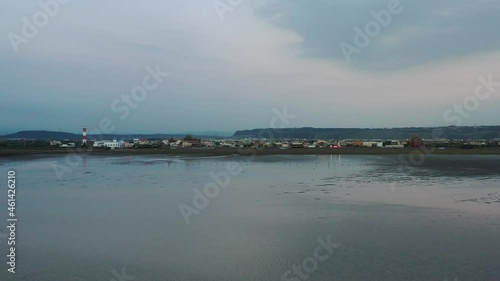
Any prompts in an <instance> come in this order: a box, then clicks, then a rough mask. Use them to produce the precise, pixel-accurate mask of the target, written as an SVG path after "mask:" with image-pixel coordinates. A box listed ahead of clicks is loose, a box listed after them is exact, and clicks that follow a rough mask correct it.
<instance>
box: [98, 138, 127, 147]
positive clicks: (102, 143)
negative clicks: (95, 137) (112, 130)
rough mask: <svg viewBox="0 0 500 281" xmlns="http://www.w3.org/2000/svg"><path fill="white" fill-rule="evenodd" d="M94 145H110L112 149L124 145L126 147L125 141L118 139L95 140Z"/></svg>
mask: <svg viewBox="0 0 500 281" xmlns="http://www.w3.org/2000/svg"><path fill="white" fill-rule="evenodd" d="M93 146H94V147H109V148H111V149H116V148H123V147H125V142H124V141H117V140H112V141H95V142H94V145H93Z"/></svg>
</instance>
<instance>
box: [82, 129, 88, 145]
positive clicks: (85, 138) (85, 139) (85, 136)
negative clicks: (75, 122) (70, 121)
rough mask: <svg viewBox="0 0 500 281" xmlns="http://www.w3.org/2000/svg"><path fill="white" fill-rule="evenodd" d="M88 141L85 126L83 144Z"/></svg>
mask: <svg viewBox="0 0 500 281" xmlns="http://www.w3.org/2000/svg"><path fill="white" fill-rule="evenodd" d="M86 143H87V127H83V139H82V144H86Z"/></svg>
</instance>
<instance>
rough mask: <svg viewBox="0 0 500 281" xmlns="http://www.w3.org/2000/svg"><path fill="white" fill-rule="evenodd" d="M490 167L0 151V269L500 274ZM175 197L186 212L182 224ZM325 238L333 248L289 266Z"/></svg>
mask: <svg viewBox="0 0 500 281" xmlns="http://www.w3.org/2000/svg"><path fill="white" fill-rule="evenodd" d="M233 162H236V163H237V164H235V165H233V166H232V167H233V168H235V169H236V168H238V169H237V170H238V173H234V175H231V174H230V173H229V172H228V167H227V164H228V163H233ZM69 164H71V165H72V166H70V165H69ZM54 165H56V166H54ZM54 167H57V168H56V169H54ZM499 167H500V157H498V156H428V157H427V158H426V159H424V161H423V163H422V164H420V165H418V166H416V167H411V168H408V167H406V166H404V165H401V160H400V159H399V158H398V157H397V156H265V157H264V156H263V157H257V158H254V159H250V158H245V157H211V158H195V157H194V158H186V157H164V156H148V157H137V156H132V157H104V156H84V157H83V158H74V159H69V160H68V159H67V158H65V157H49V158H33V159H15V160H2V161H1V162H0V170H1V174H2V175H4V176H5V178H6V177H7V171H8V170H9V169H14V170H15V171H16V172H17V177H16V178H17V189H18V194H17V198H16V199H17V201H18V202H17V203H18V209H17V212H18V218H19V221H18V230H17V240H18V248H17V258H18V264H17V267H16V269H17V273H16V274H15V275H12V274H7V273H6V270H5V269H2V271H0V277H1V278H0V280H40V281H44V280H61V281H64V280H71V281H75V280H112V279H113V278H114V279H115V280H118V279H119V278H117V277H116V276H115V275H114V273H115V274H116V273H118V274H119V273H120V272H121V271H122V269H124V270H125V272H126V274H127V275H128V276H129V277H130V278H129V279H123V278H122V280H132V279H131V278H132V276H133V277H134V278H133V280H151V281H154V280H282V277H283V275H284V273H285V272H286V271H288V270H290V271H292V272H291V273H290V274H288V275H287V278H288V280H306V279H307V280H445V279H448V280H454V279H455V278H456V279H457V280H500V236H499V235H498V234H499V233H500V219H499V215H498V214H500V184H499V183H500V171H499V170H498V168H499ZM211 172H212V173H215V174H218V175H219V176H220V175H229V177H224V176H221V177H219V180H220V182H219V183H217V181H216V180H214V178H213V177H211V176H210V173H211ZM226 173H227V174H226ZM221 183H222V184H221ZM225 183H227V185H225ZM207 184H208V185H210V184H211V186H212V187H213V186H219V188H218V190H219V191H218V194H215V193H214V194H212V195H213V196H210V197H212V198H207V199H206V200H202V201H203V202H202V203H203V204H205V205H206V207H204V208H198V209H197V208H196V206H195V205H194V204H193V197H194V196H195V192H194V191H193V189H197V190H199V191H200V192H204V187H205V186H206V185H207ZM4 193H5V194H6V192H4ZM5 197H6V196H4V195H2V197H1V198H5ZM2 200H3V201H6V200H5V199H2ZM181 203H182V204H185V206H189V207H192V208H193V209H194V210H196V214H193V215H191V216H189V217H188V220H189V224H187V223H186V220H185V218H184V217H183V215H182V213H181V211H180V209H179V204H181ZM198 203H199V202H198ZM1 206H6V204H5V203H2V204H1ZM6 209H7V208H6V207H2V208H1V210H0V214H1V215H2V217H3V218H6V216H7V214H6V211H7V210H6ZM4 223H6V222H4ZM2 233H4V234H5V233H6V232H5V228H2V232H0V234H2ZM328 236H330V237H331V240H332V241H333V242H335V243H339V244H340V245H339V246H338V248H335V250H334V251H333V253H330V254H329V255H328V258H326V260H324V261H316V264H315V265H316V266H314V268H312V269H310V270H309V271H310V272H306V271H304V269H303V268H302V274H297V273H293V269H292V266H293V265H294V264H297V265H298V264H300V265H303V261H305V260H308V261H311V259H307V258H308V257H313V253H314V251H315V249H316V248H317V247H318V245H320V244H319V242H318V241H317V240H318V239H323V240H326V239H327V237H328ZM1 237H2V236H0V239H2V238H1ZM0 247H1V249H2V253H6V251H7V245H6V243H5V241H1V243H0ZM323 252H325V251H323ZM5 255H6V254H3V255H2V256H0V262H1V263H2V264H4V267H6V266H5V264H6V263H5V262H6V257H5ZM306 264H307V263H306ZM313 265H314V264H313ZM293 278H297V279H293ZM283 280H285V279H283Z"/></svg>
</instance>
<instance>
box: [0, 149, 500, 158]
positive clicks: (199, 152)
mask: <svg viewBox="0 0 500 281" xmlns="http://www.w3.org/2000/svg"><path fill="white" fill-rule="evenodd" d="M73 153H77V154H87V155H111V156H134V155H137V156H142V155H190V156H230V155H238V156H251V155H256V156H265V155H408V154H411V153H413V154H417V155H418V154H431V155H500V147H483V148H473V149H463V148H446V149H434V150H431V149H430V148H399V149H394V148H366V147H349V148H289V149H276V148H262V149H252V148H245V149H239V148H177V149H170V148H166V149H165V148H162V149H115V150H103V149H89V150H85V149H79V148H73V149H0V158H10V157H22V156H58V155H65V154H73Z"/></svg>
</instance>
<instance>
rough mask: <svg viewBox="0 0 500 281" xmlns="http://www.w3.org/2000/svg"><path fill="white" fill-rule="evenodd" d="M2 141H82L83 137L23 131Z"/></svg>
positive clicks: (51, 132) (59, 133) (60, 133)
mask: <svg viewBox="0 0 500 281" xmlns="http://www.w3.org/2000/svg"><path fill="white" fill-rule="evenodd" d="M0 139H35V140H64V139H68V140H81V139H82V135H77V134H72V133H66V132H53V131H21V132H17V133H14V134H10V135H3V136H0Z"/></svg>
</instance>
